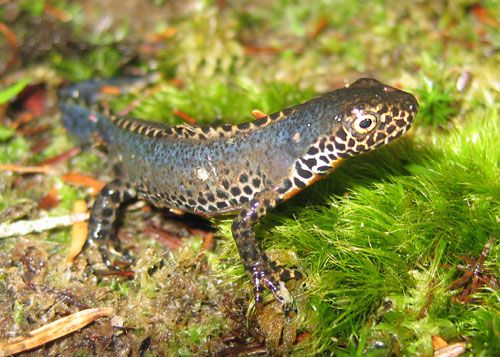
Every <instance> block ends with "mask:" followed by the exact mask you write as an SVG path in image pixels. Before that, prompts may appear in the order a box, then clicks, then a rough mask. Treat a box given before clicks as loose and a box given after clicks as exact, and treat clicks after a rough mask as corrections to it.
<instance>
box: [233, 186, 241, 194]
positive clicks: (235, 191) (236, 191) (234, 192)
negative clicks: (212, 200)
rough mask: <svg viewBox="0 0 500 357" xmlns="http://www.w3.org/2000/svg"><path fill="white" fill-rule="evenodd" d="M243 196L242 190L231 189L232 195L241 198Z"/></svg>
mask: <svg viewBox="0 0 500 357" xmlns="http://www.w3.org/2000/svg"><path fill="white" fill-rule="evenodd" d="M240 194H241V190H240V188H239V187H236V186H235V187H231V195H233V196H239V195H240Z"/></svg>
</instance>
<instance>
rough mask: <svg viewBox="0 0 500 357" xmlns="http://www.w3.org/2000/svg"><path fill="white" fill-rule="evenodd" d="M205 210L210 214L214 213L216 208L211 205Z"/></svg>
mask: <svg viewBox="0 0 500 357" xmlns="http://www.w3.org/2000/svg"><path fill="white" fill-rule="evenodd" d="M207 209H208V210H209V211H210V212H215V211H217V207H215V206H212V205H209V206H208V208H207Z"/></svg>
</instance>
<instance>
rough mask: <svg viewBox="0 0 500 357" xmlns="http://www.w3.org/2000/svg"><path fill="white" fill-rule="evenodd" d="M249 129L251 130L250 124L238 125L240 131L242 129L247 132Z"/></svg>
mask: <svg viewBox="0 0 500 357" xmlns="http://www.w3.org/2000/svg"><path fill="white" fill-rule="evenodd" d="M248 128H250V123H243V124H240V125H238V129H241V130H245V129H248Z"/></svg>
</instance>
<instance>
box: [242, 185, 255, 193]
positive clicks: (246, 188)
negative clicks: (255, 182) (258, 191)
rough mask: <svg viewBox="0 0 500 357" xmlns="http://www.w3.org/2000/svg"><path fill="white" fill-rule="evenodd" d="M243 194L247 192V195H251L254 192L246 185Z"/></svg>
mask: <svg viewBox="0 0 500 357" xmlns="http://www.w3.org/2000/svg"><path fill="white" fill-rule="evenodd" d="M243 192H245V193H246V194H247V195H251V194H252V193H253V190H252V188H251V187H250V186H248V185H246V186H245V187H243Z"/></svg>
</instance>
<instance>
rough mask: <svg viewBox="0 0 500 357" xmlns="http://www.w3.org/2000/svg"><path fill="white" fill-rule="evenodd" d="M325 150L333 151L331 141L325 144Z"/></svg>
mask: <svg viewBox="0 0 500 357" xmlns="http://www.w3.org/2000/svg"><path fill="white" fill-rule="evenodd" d="M326 150H328V151H333V145H332V144H331V143H329V144H327V145H326Z"/></svg>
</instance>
